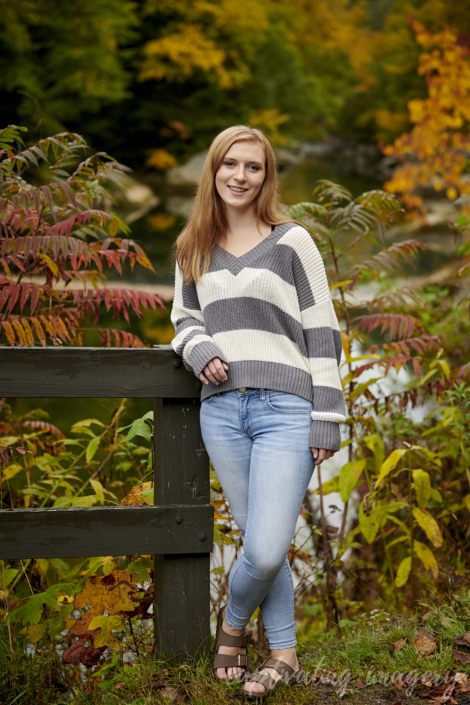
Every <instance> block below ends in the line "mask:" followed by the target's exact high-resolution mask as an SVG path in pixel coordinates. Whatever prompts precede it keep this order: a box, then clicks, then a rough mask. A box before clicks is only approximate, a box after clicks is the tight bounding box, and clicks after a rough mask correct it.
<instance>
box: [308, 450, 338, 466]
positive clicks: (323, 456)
mask: <svg viewBox="0 0 470 705" xmlns="http://www.w3.org/2000/svg"><path fill="white" fill-rule="evenodd" d="M310 450H311V451H312V455H313V459H314V461H315V465H321V464H322V462H323V461H324V460H328V458H332V457H333V456H334V454H335V453H336V451H335V450H327V449H326V448H310Z"/></svg>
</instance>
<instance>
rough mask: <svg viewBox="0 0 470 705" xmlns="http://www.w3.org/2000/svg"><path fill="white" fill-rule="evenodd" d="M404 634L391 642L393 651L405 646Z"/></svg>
mask: <svg viewBox="0 0 470 705" xmlns="http://www.w3.org/2000/svg"><path fill="white" fill-rule="evenodd" d="M406 643H407V642H406V636H404V637H403V639H398V641H396V642H395V643H394V644H392V649H393V650H394V651H401V650H402V649H404V648H405V646H406Z"/></svg>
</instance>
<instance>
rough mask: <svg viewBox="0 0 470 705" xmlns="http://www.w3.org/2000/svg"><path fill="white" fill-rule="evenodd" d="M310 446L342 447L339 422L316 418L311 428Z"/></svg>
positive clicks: (330, 448) (329, 448) (336, 448)
mask: <svg viewBox="0 0 470 705" xmlns="http://www.w3.org/2000/svg"><path fill="white" fill-rule="evenodd" d="M310 448H319V449H320V448H325V449H326V450H339V449H340V448H341V432H340V430H339V424H337V423H335V422H334V421H319V420H318V419H314V420H313V421H312V427H311V429H310Z"/></svg>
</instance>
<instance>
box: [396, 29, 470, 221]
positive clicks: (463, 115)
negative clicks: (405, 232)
mask: <svg viewBox="0 0 470 705" xmlns="http://www.w3.org/2000/svg"><path fill="white" fill-rule="evenodd" d="M411 24H412V27H413V31H414V33H415V38H416V42H417V44H418V46H419V47H420V50H421V54H420V57H419V69H418V72H419V74H420V75H422V76H424V78H425V80H426V86H427V91H428V97H427V98H424V99H422V98H414V99H413V100H410V101H409V103H408V111H409V118H410V122H411V123H412V124H413V125H414V127H413V129H412V130H411V132H407V133H405V134H403V135H401V136H400V137H398V138H397V139H396V140H395V142H394V143H393V145H390V146H387V147H385V148H384V153H385V154H386V155H388V156H393V157H396V158H397V160H399V162H400V166H399V168H398V169H396V171H395V172H394V174H393V177H392V178H391V179H390V181H388V182H387V183H386V185H385V189H386V190H387V191H389V192H390V193H395V194H398V195H401V197H402V199H403V202H404V203H405V205H406V206H407V207H408V208H409V209H410V213H415V214H417V213H418V214H419V213H421V214H422V213H424V212H425V210H426V209H425V206H424V202H423V190H424V189H432V190H434V192H437V193H441V192H442V193H445V195H446V196H447V198H449V199H450V200H452V201H454V200H455V199H456V198H458V197H459V196H469V195H470V179H469V174H468V163H469V161H468V160H469V157H470V137H469V135H468V132H469V127H470V54H469V48H468V46H465V45H460V44H459V36H458V32H457V30H456V29H451V28H447V29H444V30H443V31H442V32H438V33H436V34H432V33H431V32H429V31H428V30H427V29H426V27H425V26H424V25H423V24H421V23H420V22H417V21H416V20H412V21H411ZM468 202H469V201H466V203H467V206H466V207H467V208H468ZM464 208H465V206H464Z"/></svg>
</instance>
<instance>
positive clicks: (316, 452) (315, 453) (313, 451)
mask: <svg viewBox="0 0 470 705" xmlns="http://www.w3.org/2000/svg"><path fill="white" fill-rule="evenodd" d="M310 450H311V451H312V455H313V459H314V460H316V459H317V458H318V448H310Z"/></svg>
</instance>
